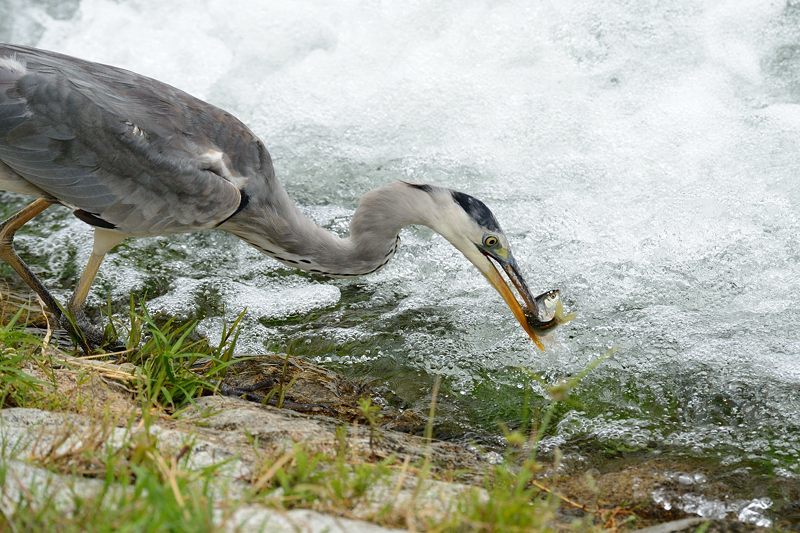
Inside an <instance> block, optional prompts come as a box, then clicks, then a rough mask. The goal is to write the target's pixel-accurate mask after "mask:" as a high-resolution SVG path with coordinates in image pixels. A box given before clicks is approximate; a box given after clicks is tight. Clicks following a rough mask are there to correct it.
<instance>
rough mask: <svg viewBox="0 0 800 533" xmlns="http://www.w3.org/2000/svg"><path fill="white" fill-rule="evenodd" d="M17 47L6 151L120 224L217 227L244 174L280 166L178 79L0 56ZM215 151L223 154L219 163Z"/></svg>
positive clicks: (0, 153) (73, 201)
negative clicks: (213, 159) (212, 158)
mask: <svg viewBox="0 0 800 533" xmlns="http://www.w3.org/2000/svg"><path fill="white" fill-rule="evenodd" d="M8 57H11V58H13V59H14V60H15V61H16V62H17V65H19V64H24V65H25V66H24V69H23V68H9V67H6V68H4V64H5V65H7V64H9V61H8V60H6V62H5V63H4V62H2V61H0V162H2V163H4V164H5V165H7V166H8V167H10V168H11V169H12V170H13V171H14V172H15V173H16V174H17V175H19V176H21V177H22V178H23V179H24V180H26V181H27V182H29V183H30V184H32V185H33V186H35V187H37V188H38V189H40V190H42V191H44V192H46V193H47V194H49V195H50V196H52V197H53V198H55V199H57V200H59V201H60V202H62V203H64V204H66V205H69V206H72V207H74V208H77V209H82V210H84V211H87V212H89V213H92V214H93V215H96V216H97V217H99V218H100V219H102V220H103V221H106V222H108V223H110V224H112V225H113V226H115V227H116V228H118V229H119V230H120V231H124V232H126V233H129V234H132V235H151V234H159V233H168V232H180V231H191V230H195V229H201V228H209V227H214V226H215V225H217V224H219V223H220V222H222V221H223V220H225V219H226V218H227V217H228V216H230V215H231V214H232V213H234V212H235V211H236V209H237V208H238V206H239V204H240V202H241V198H242V196H241V192H240V182H241V181H242V180H237V179H236V178H238V177H251V176H255V175H257V174H262V171H264V170H269V171H271V164H270V162H269V160H268V158H267V160H266V161H265V160H264V158H263V154H262V151H263V150H261V149H260V147H259V145H260V141H258V139H257V138H256V137H255V136H254V135H253V134H252V132H250V130H249V129H247V127H246V126H244V125H243V124H241V123H240V122H239V121H238V120H236V119H234V118H233V117H231V116H230V115H228V114H227V113H225V112H223V111H221V110H219V109H217V108H215V107H213V106H211V105H209V104H206V103H205V102H202V101H200V100H198V99H196V98H194V97H192V96H190V95H188V94H186V93H183V92H182V91H179V90H178V89H175V88H174V87H171V86H169V85H166V84H163V83H161V82H158V81H156V80H152V79H150V78H146V77H144V76H139V75H137V74H134V73H131V72H128V71H125V70H122V69H117V68H114V67H109V66H105V65H99V64H96V63H90V62H85V61H81V60H77V59H74V58H70V57H67V56H62V55H59V54H55V53H52V52H44V51H40V50H35V49H29V48H25V47H17V46H9V45H0V59H3V58H8ZM261 148H263V146H262V147H261ZM209 152H213V153H218V154H221V159H222V162H217V163H210V162H209V160H208V157H207V154H208V153H209ZM263 152H264V153H265V151H263ZM265 164H266V165H269V167H270V168H269V169H264V168H262V167H264V165H265ZM245 181H246V180H245ZM234 182H236V183H234Z"/></svg>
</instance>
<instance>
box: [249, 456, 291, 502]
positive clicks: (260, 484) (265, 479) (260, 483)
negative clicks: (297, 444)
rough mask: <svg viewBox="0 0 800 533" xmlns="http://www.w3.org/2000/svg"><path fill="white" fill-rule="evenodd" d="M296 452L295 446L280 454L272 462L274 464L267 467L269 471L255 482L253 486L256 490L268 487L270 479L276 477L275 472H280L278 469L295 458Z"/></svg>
mask: <svg viewBox="0 0 800 533" xmlns="http://www.w3.org/2000/svg"><path fill="white" fill-rule="evenodd" d="M294 454H295V450H294V448H293V449H291V450H289V451H288V452H286V453H285V454H283V455H282V456H280V457H279V458H278V460H277V461H275V462H274V463H272V466H270V467H269V469H267V471H266V472H264V474H263V475H262V476H261V477H259V478H258V479H257V480H256V481H255V483H253V488H254V489H255V490H256V492H258V491H260V490H261V489H263V488H264V487H266V486H267V483H269V482H270V480H271V479H272V478H273V477H275V474H277V473H278V470H280V469H281V468H283V465H285V464H286V463H288V462H289V461H291V460H292V459H294Z"/></svg>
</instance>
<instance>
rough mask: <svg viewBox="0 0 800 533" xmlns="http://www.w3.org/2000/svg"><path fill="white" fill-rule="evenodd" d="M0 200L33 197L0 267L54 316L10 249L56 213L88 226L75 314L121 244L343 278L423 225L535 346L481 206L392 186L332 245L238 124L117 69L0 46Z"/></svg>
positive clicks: (513, 273)
mask: <svg viewBox="0 0 800 533" xmlns="http://www.w3.org/2000/svg"><path fill="white" fill-rule="evenodd" d="M0 190H6V191H13V192H17V193H23V194H28V195H32V196H35V197H37V198H38V199H37V200H36V201H34V203H32V204H31V205H30V206H29V207H28V208H26V209H24V210H23V211H21V212H20V213H18V214H17V215H15V217H12V219H9V220H8V221H6V222H4V223H3V225H0V257H1V258H3V259H5V260H6V261H8V262H9V264H11V265H12V267H14V268H15V270H17V272H18V273H20V275H21V276H22V277H23V279H24V280H25V281H26V282H28V284H29V285H31V287H33V288H34V290H36V292H37V293H39V294H40V296H42V297H43V299H44V300H45V302H46V303H47V304H48V307H51V310H53V311H54V312H56V313H57V312H58V310H57V305H56V303H55V301H54V300H53V299H52V297H50V296H49V293H47V294H46V296H47V297H45V295H44V294H43V293H46V292H47V291H46V289H44V288H43V287H42V286H41V283H39V282H38V280H36V279H35V276H33V274H32V273H30V271H29V270H27V267H26V266H25V265H24V263H23V262H22V261H21V259H19V258H18V257H17V256H16V254H15V253H14V252H13V246H12V239H13V234H14V232H15V231H16V230H17V229H18V228H19V227H21V225H23V224H24V223H25V222H27V221H28V220H30V219H31V218H33V217H34V216H36V215H37V214H38V213H39V212H41V211H42V210H44V209H46V208H47V207H48V206H49V205H51V204H53V203H60V204H62V205H65V206H67V207H69V208H71V209H73V211H74V213H75V215H76V216H77V217H78V218H80V219H81V220H83V221H84V222H86V223H88V224H90V225H91V226H94V228H95V243H94V250H93V253H92V256H91V257H90V260H89V264H88V265H87V268H86V269H85V271H84V273H83V275H82V277H81V280H80V282H79V284H78V288H77V289H76V292H75V295H74V296H73V298H72V300H71V302H70V305H69V310H70V311H73V312H78V311H79V310H80V309H81V308H82V306H83V303H84V301H85V298H86V295H87V294H88V291H89V287H90V286H91V283H92V281H93V280H94V277H95V275H96V273H97V270H98V269H99V267H100V263H101V262H102V259H103V257H104V256H105V254H106V253H107V252H108V251H109V250H110V249H111V248H113V247H114V246H116V245H117V244H119V243H120V242H121V241H122V240H124V239H125V238H127V237H143V236H153V235H164V234H173V233H181V232H189V231H199V230H209V229H214V228H219V229H221V230H225V231H228V232H230V233H232V234H234V235H237V236H238V237H240V238H242V239H244V240H245V241H247V242H248V243H250V244H252V245H253V246H255V247H257V248H258V249H260V250H262V251H263V252H265V253H267V254H268V255H270V256H272V257H274V258H275V259H277V260H278V261H281V262H283V263H284V264H287V265H289V266H292V267H295V268H299V269H303V270H307V271H311V272H316V273H319V274H325V275H330V276H342V277H347V276H358V275H363V274H368V273H370V272H374V271H376V270H378V269H380V268H381V267H382V266H384V265H385V264H386V263H387V262H388V261H389V259H390V258H391V257H392V255H393V254H394V252H395V251H396V249H397V245H398V242H399V233H400V230H401V229H402V228H403V227H404V226H407V225H410V224H422V225H426V226H429V227H431V228H432V229H433V230H434V231H437V232H438V233H440V234H441V235H443V236H444V237H445V238H446V239H447V240H448V241H450V242H451V243H452V244H453V245H454V246H456V247H457V248H458V249H459V250H460V251H461V252H462V253H463V254H464V255H465V256H466V257H467V258H468V259H469V260H470V261H471V262H473V264H475V265H476V266H477V267H478V268H479V269H480V270H481V272H482V273H483V274H484V275H485V276H486V277H487V279H488V280H489V281H490V283H492V285H493V286H495V288H496V289H497V290H498V291H499V292H500V293H501V295H502V296H503V298H504V299H505V301H506V303H507V304H508V305H509V306H510V307H511V309H512V311H513V312H514V314H515V316H516V317H517V319H518V320H519V321H520V323H521V324H522V325H523V327H524V328H525V329H526V331H527V332H528V333H529V335H531V337H532V338H533V339H534V340H535V341H537V343H538V340H537V339H536V336H535V334H534V333H533V332H532V331H531V330H530V327H529V326H528V325H527V321H526V320H525V319H524V316H523V315H524V312H523V309H522V308H521V307H520V305H519V303H518V302H517V300H516V298H515V297H514V296H513V294H512V293H511V292H510V290H509V286H508V284H507V283H506V282H505V280H503V279H502V277H501V276H500V275H499V273H498V272H497V270H496V269H495V267H494V266H493V264H492V262H491V261H490V260H489V258H491V259H493V260H494V261H496V262H497V263H498V264H500V265H501V266H502V267H503V269H504V270H506V272H507V273H508V274H509V278H510V279H511V281H512V283H513V284H514V286H515V287H516V288H517V289H518V291H519V292H520V295H521V297H522V299H523V301H524V302H526V305H527V307H528V309H529V311H530V310H533V312H535V310H536V306H535V304H534V299H533V298H532V296H531V295H530V293H529V291H528V289H527V286H526V285H525V282H524V280H523V279H522V276H521V274H520V273H519V271H518V267H517V266H516V262H515V261H514V259H513V256H511V253H510V249H509V247H508V241H507V239H506V238H505V236H504V235H503V233H502V231H501V229H500V225H499V224H498V223H497V221H496V219H495V218H494V215H493V214H492V213H491V211H490V210H489V209H488V208H487V207H486V206H485V205H484V204H483V202H481V201H480V200H477V199H476V198H473V197H471V196H469V195H466V194H464V193H460V192H456V191H451V190H449V189H445V188H441V187H435V186H431V185H416V184H408V183H404V182H394V183H390V184H387V185H385V186H383V187H380V188H378V189H375V190H373V191H370V192H368V193H367V194H366V195H364V196H363V197H362V198H361V200H360V202H359V206H358V208H357V209H356V212H355V213H354V215H353V219H352V221H351V225H350V231H349V236H347V237H339V236H337V235H335V234H333V233H331V232H329V231H327V230H325V229H323V228H321V227H319V226H318V225H317V224H315V223H314V222H313V221H311V220H310V219H309V218H307V217H306V216H305V215H304V214H303V213H302V212H301V211H300V210H299V209H298V208H297V206H296V205H295V204H294V202H293V201H292V200H291V198H289V196H288V194H287V193H286V191H285V189H284V188H283V186H282V185H281V184H280V182H279V181H278V180H277V179H276V177H275V172H274V169H273V165H272V160H271V158H270V155H269V152H268V151H267V149H266V147H265V146H264V144H263V143H262V142H261V140H260V139H259V138H258V137H257V136H256V135H255V134H254V133H253V132H252V131H250V129H249V128H247V126H245V125H244V124H243V123H242V122H240V121H239V120H238V119H236V118H235V117H233V116H232V115H230V114H229V113H227V112H225V111H223V110H221V109H219V108H217V107H214V106H213V105H211V104H208V103H206V102H203V101H201V100H199V99H197V98H195V97H193V96H191V95H189V94H187V93H185V92H183V91H181V90H179V89H176V88H175V87H172V86H170V85H167V84H165V83H162V82H159V81H157V80H154V79H151V78H148V77H145V76H142V75H139V74H135V73H133V72H129V71H127V70H124V69H120V68H117V67H112V66H108V65H101V64H98V63H93V62H89V61H84V60H81V59H77V58H73V57H70V56H66V55H62V54H58V53H55V52H49V51H44V50H38V49H34V48H28V47H23V46H13V45H2V44H0ZM48 298H49V300H48ZM54 307H55V308H56V309H53V308H54Z"/></svg>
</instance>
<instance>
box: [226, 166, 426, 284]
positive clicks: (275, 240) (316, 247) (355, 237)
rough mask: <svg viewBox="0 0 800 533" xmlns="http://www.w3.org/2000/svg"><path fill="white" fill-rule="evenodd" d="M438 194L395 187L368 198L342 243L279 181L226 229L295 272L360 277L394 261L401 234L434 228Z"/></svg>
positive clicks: (403, 185)
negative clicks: (420, 227) (417, 226)
mask: <svg viewBox="0 0 800 533" xmlns="http://www.w3.org/2000/svg"><path fill="white" fill-rule="evenodd" d="M431 190H432V189H431V188H429V187H427V186H413V185H409V184H406V183H402V182H395V183H391V184H389V185H386V186H384V187H381V188H378V189H375V190H373V191H370V192H368V193H367V194H365V195H364V196H363V197H362V198H361V201H360V202H359V205H358V208H357V209H356V212H355V214H354V215H353V219H352V221H351V223H350V235H349V237H344V238H343V237H339V236H337V235H336V234H334V233H331V232H330V231H328V230H326V229H324V228H322V227H320V226H318V225H317V224H316V223H314V222H313V221H312V220H311V219H309V218H308V217H307V216H305V215H304V214H303V213H302V212H301V211H300V210H299V209H298V208H297V206H296V205H295V204H294V202H293V201H292V200H291V199H290V198H289V196H288V195H287V194H286V192H285V190H284V189H283V187H281V186H280V185H279V184H278V183H277V182H276V181H274V180H273V183H272V184H271V187H270V190H269V191H264V192H263V193H262V194H254V195H253V196H254V197H251V198H250V201H249V203H248V205H247V207H246V208H245V209H243V210H242V211H241V212H240V213H237V214H236V215H235V216H234V217H232V218H231V219H230V220H229V221H227V222H226V223H225V224H223V225H222V226H221V227H222V229H224V230H226V231H229V232H231V233H233V234H235V235H237V236H239V237H241V238H242V239H244V240H245V241H247V242H248V243H250V244H252V245H253V246H255V247H256V248H258V249H260V250H262V251H263V252H265V253H266V254H268V255H270V256H272V257H274V258H275V259H277V260H278V261H281V262H282V263H284V264H287V265H289V266H292V267H295V268H300V269H302V270H307V271H310V272H316V273H320V274H326V275H330V276H359V275H363V274H369V273H371V272H375V271H376V270H378V269H380V268H381V267H382V266H383V265H385V264H386V263H387V262H388V261H389V259H391V257H392V256H393V255H394V252H395V250H396V249H397V244H398V241H399V236H398V235H399V233H400V230H401V229H402V228H403V227H404V226H408V225H411V224H423V225H429V226H431V225H434V223H435V221H432V220H430V219H429V217H430V215H429V213H435V212H436V209H435V206H434V199H433V198H432V197H431V195H430V191H431Z"/></svg>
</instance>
